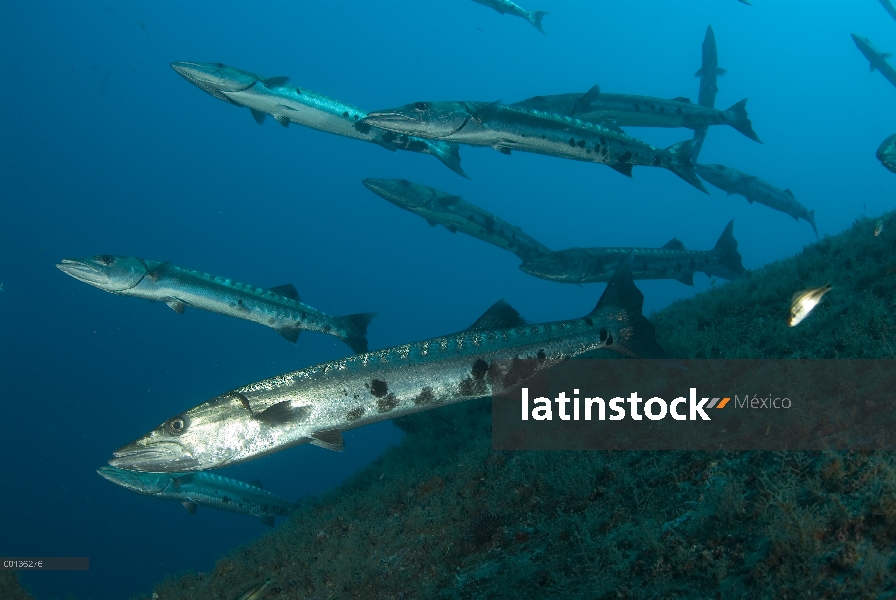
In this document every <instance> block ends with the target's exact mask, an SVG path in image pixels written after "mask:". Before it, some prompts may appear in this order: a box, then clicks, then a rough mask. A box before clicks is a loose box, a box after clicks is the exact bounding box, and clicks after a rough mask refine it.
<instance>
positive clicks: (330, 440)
mask: <svg viewBox="0 0 896 600" xmlns="http://www.w3.org/2000/svg"><path fill="white" fill-rule="evenodd" d="M309 443H311V444H314V445H315V446H320V447H321V448H326V449H327V450H333V451H335V452H342V451H343V450H345V440H343V439H342V432H341V431H339V430H338V429H328V430H327V431H315V432H314V433H312V434H311V442H309Z"/></svg>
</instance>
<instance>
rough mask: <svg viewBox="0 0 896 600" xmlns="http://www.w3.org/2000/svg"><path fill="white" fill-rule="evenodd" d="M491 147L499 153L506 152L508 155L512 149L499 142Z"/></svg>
mask: <svg viewBox="0 0 896 600" xmlns="http://www.w3.org/2000/svg"><path fill="white" fill-rule="evenodd" d="M492 148H494V149H495V150H497V151H498V152H500V153H501V154H506V155H507V156H510V153H511V152H512V151H513V148H511V147H510V146H507V145H505V144H501V143H497V144H495V145H494V146H492Z"/></svg>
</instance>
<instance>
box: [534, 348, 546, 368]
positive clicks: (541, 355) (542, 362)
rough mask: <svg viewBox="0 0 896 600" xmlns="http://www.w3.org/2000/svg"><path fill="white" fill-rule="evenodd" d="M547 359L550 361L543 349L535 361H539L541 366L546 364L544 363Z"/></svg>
mask: <svg viewBox="0 0 896 600" xmlns="http://www.w3.org/2000/svg"><path fill="white" fill-rule="evenodd" d="M547 359H548V357H547V355H546V354H545V353H544V349H543V348H542V349H540V350H539V351H538V354H536V355H535V360H537V361H538V364H540V365H542V364H544V361H546V360H547Z"/></svg>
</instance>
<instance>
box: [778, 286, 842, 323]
mask: <svg viewBox="0 0 896 600" xmlns="http://www.w3.org/2000/svg"><path fill="white" fill-rule="evenodd" d="M830 291H831V284H830V283H826V284H825V285H823V286H821V287H820V288H812V289H810V290H803V291H802V292H797V293H795V294H794V295H793V301H792V302H791V303H790V316H789V317H788V318H787V324H788V325H790V326H791V327H796V326H797V325H799V324H800V323H801V322H802V321H803V319H805V318H806V317H808V316H809V313H810V312H812V309H814V308H815V307H816V306H818V303H819V302H821V297H822V296H824V295H825V294H827V293H828V292H830Z"/></svg>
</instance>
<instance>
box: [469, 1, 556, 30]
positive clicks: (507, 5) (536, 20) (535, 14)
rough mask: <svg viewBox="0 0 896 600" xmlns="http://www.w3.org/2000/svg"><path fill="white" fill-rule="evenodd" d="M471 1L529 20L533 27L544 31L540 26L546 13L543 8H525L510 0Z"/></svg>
mask: <svg viewBox="0 0 896 600" xmlns="http://www.w3.org/2000/svg"><path fill="white" fill-rule="evenodd" d="M473 2H475V3H476V4H481V5H483V6H487V7H489V8H491V9H494V10H496V11H498V12H499V13H501V14H502V15H503V14H505V13H506V14H509V15H513V16H515V17H521V18H523V19H525V20H527V21H529V22H530V23H531V24H532V26H533V27H534V28H535V29H537V30H538V31H540V32H541V33H544V29H542V27H541V20H542V19H543V18H544V16H545V15H546V14H548V13H546V12H544V11H543V10H526V9H525V8H523V7H521V6H520V5H518V4H514V3H513V2H511V1H510V0H473Z"/></svg>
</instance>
